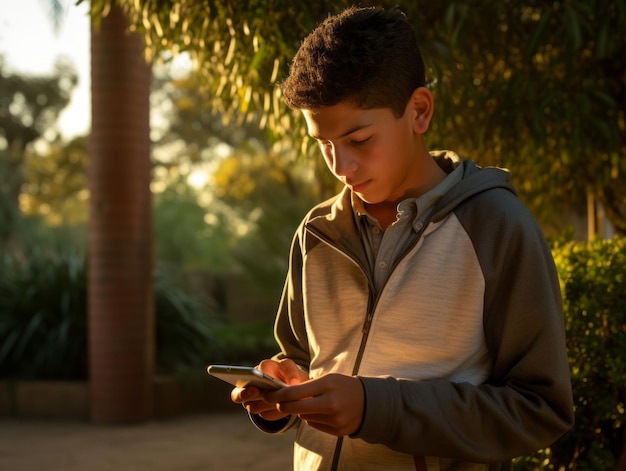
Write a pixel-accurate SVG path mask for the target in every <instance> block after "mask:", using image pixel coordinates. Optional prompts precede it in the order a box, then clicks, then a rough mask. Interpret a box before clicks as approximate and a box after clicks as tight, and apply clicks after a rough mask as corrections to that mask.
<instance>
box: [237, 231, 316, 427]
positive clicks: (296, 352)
mask: <svg viewBox="0 0 626 471" xmlns="http://www.w3.org/2000/svg"><path fill="white" fill-rule="evenodd" d="M302 229H303V226H301V227H300V229H299V230H298V231H297V232H296V234H295V236H294V238H293V241H292V244H291V250H290V256H289V271H288V273H287V279H286V281H285V286H284V288H283V293H282V296H281V300H280V305H279V308H278V313H277V315H276V321H275V325H274V336H275V338H276V341H277V342H278V345H279V346H280V349H281V351H280V353H277V354H276V355H274V357H273V359H275V360H282V359H284V358H290V359H292V360H294V361H295V362H296V363H297V364H298V365H299V366H301V367H303V368H304V369H305V370H307V371H308V369H309V350H308V340H307V335H306V326H305V325H304V315H303V308H302V294H301V293H302V288H301V285H300V282H301V278H302V275H301V274H302V252H301V250H300V247H301V244H300V235H301V234H302ZM295 313H298V315H293V314H295ZM249 416H250V420H252V423H254V425H255V426H256V427H257V428H258V429H259V430H262V431H263V432H266V433H284V432H285V431H287V430H289V429H290V428H291V427H293V426H294V425H297V424H298V423H299V421H300V419H299V418H298V417H297V416H288V417H285V418H284V419H282V420H277V421H269V420H265V419H263V418H262V417H261V416H259V415H256V414H249Z"/></svg>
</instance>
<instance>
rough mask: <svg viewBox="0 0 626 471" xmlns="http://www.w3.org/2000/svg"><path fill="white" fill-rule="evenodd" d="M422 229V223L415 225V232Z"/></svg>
mask: <svg viewBox="0 0 626 471" xmlns="http://www.w3.org/2000/svg"><path fill="white" fill-rule="evenodd" d="M422 227H424V223H423V222H421V221H420V222H418V223H416V224H415V230H417V231H419V230H420V229H421V228H422Z"/></svg>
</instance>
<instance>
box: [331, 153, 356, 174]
mask: <svg viewBox="0 0 626 471" xmlns="http://www.w3.org/2000/svg"><path fill="white" fill-rule="evenodd" d="M333 153H334V159H333V163H334V166H333V173H334V174H335V175H337V176H340V177H345V176H348V175H350V174H351V173H353V172H354V171H355V170H356V168H357V162H356V160H355V159H354V157H353V156H352V155H351V153H350V152H348V151H345V150H344V151H340V150H339V149H337V147H335V148H334V150H333Z"/></svg>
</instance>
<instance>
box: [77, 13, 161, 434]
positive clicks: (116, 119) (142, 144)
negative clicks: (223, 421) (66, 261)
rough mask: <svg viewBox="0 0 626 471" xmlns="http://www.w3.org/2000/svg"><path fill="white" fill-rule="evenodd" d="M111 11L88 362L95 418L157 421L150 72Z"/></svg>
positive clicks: (93, 154) (95, 81) (101, 56)
mask: <svg viewBox="0 0 626 471" xmlns="http://www.w3.org/2000/svg"><path fill="white" fill-rule="evenodd" d="M127 29H128V23H127V21H126V18H125V17H124V14H123V12H122V11H121V10H120V9H119V8H117V7H115V6H113V7H112V8H111V9H110V11H108V12H107V15H106V16H103V17H102V18H101V20H100V21H99V22H98V23H96V24H95V25H94V26H93V27H92V41H91V68H92V74H91V76H92V80H91V83H92V133H91V137H90V155H89V157H90V163H89V183H90V192H91V199H90V221H89V275H88V279H89V281H88V283H89V285H88V293H89V301H88V305H89V322H88V324H89V364H90V392H91V416H92V419H93V420H94V421H96V422H101V423H126V422H138V421H144V420H147V419H149V418H150V417H152V376H153V372H154V307H153V306H154V300H153V282H152V260H153V255H152V217H151V215H152V208H151V195H150V136H149V96H150V77H151V74H150V68H149V66H148V65H147V64H146V62H145V61H144V59H143V56H142V44H141V38H140V37H139V36H137V35H129V34H127Z"/></svg>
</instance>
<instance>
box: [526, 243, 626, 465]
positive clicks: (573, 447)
mask: <svg viewBox="0 0 626 471" xmlns="http://www.w3.org/2000/svg"><path fill="white" fill-rule="evenodd" d="M553 253H554V257H555V261H556V264H557V268H558V272H559V278H560V281H561V288H562V292H563V299H564V310H565V322H566V330H567V345H568V355H569V359H570V367H571V374H572V386H573V391H574V404H575V412H576V425H575V428H574V429H573V430H572V431H571V432H570V433H568V434H566V435H565V436H564V437H563V438H561V439H560V440H559V441H558V442H557V443H556V444H554V445H553V446H552V447H551V453H552V458H551V461H550V465H549V466H546V467H545V468H541V469H554V470H557V469H581V470H582V469H589V470H607V471H608V470H612V469H615V465H616V463H617V461H618V458H619V456H620V452H621V445H620V443H621V440H622V438H621V437H622V435H623V433H624V430H625V427H626V424H625V421H626V411H625V409H624V407H625V406H624V404H625V401H626V397H625V394H626V290H624V280H625V279H626V238H614V239H611V240H601V239H596V240H594V241H593V242H592V243H591V244H590V245H586V244H583V243H578V242H571V241H570V242H564V241H561V242H559V243H558V244H557V245H556V246H555V248H554V249H553ZM534 456H536V454H535V455H534ZM522 461H523V462H527V463H529V462H530V461H531V459H530V458H529V459H527V460H522ZM561 466H563V468H561ZM516 469H525V468H523V467H521V466H518V467H517V468H516Z"/></svg>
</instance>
